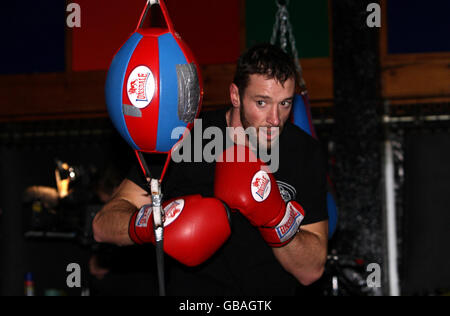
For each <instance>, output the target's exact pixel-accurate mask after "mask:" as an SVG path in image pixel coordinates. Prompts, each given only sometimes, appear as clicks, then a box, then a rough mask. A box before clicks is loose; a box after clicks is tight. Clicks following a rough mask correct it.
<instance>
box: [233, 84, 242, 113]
mask: <svg viewBox="0 0 450 316" xmlns="http://www.w3.org/2000/svg"><path fill="white" fill-rule="evenodd" d="M230 100H231V104H232V105H233V107H235V108H239V106H240V104H241V102H240V96H239V88H238V87H237V86H236V85H235V84H234V83H232V84H230Z"/></svg>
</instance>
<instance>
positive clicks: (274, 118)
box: [267, 105, 280, 126]
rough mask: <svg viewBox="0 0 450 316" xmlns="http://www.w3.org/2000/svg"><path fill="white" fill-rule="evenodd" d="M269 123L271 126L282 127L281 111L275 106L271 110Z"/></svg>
mask: <svg viewBox="0 0 450 316" xmlns="http://www.w3.org/2000/svg"><path fill="white" fill-rule="evenodd" d="M267 122H268V123H269V124H270V125H271V126H279V125H280V111H279V109H278V106H276V105H274V106H272V108H271V109H270V112H269V115H268V117H267Z"/></svg>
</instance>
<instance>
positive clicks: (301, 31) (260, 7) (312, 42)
mask: <svg viewBox="0 0 450 316" xmlns="http://www.w3.org/2000/svg"><path fill="white" fill-rule="evenodd" d="M288 10H289V16H290V21H291V24H292V27H293V32H294V36H295V41H296V44H297V45H296V46H297V50H298V53H299V56H300V57H301V58H315V57H329V56H330V34H329V18H328V14H329V12H328V0H313V1H311V0H291V1H289V5H288ZM245 12H246V13H245V14H246V31H247V32H246V44H247V47H249V46H251V45H253V44H255V43H259V42H270V38H271V37H272V30H273V25H274V23H275V15H276V13H277V6H276V0H246V10H245ZM278 36H279V35H278ZM289 49H290V47H289Z"/></svg>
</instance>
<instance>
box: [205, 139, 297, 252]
mask: <svg viewBox="0 0 450 316" xmlns="http://www.w3.org/2000/svg"><path fill="white" fill-rule="evenodd" d="M237 153H239V155H240V158H241V159H240V160H238V159H237V157H236V154H237ZM241 153H245V157H246V159H245V161H244V162H242V160H243V159H242V157H243V156H242V155H241ZM214 195H215V196H216V197H217V198H219V199H221V200H222V201H224V202H225V203H227V204H228V206H229V207H230V208H233V209H238V210H239V211H240V212H241V213H242V214H243V215H244V216H245V217H246V218H247V219H248V220H249V221H250V223H251V224H252V225H253V226H257V227H258V228H259V231H260V232H261V234H262V237H263V238H264V240H265V241H266V242H267V243H268V244H269V245H270V246H271V247H281V246H284V245H286V244H287V243H288V242H289V241H291V240H292V239H293V238H294V236H295V234H296V233H297V231H298V228H299V227H300V223H301V222H302V220H303V218H304V216H305V212H304V210H303V208H302V207H301V206H300V205H299V204H298V203H297V202H296V201H290V202H288V203H287V204H286V203H285V202H284V201H283V198H282V197H281V195H280V191H279V189H278V184H277V182H276V181H275V178H274V177H273V175H272V174H271V173H270V172H269V170H268V168H267V166H266V165H265V164H264V163H263V162H262V161H261V160H259V159H257V158H256V156H255V154H254V153H253V152H252V151H251V150H250V149H249V148H248V147H245V146H241V145H235V146H232V147H229V148H228V149H227V150H225V151H224V152H223V154H222V157H221V158H220V159H219V160H218V161H217V163H216V171H215V180H214Z"/></svg>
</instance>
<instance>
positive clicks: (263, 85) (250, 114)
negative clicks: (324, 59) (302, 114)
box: [239, 75, 295, 149]
mask: <svg viewBox="0 0 450 316" xmlns="http://www.w3.org/2000/svg"><path fill="white" fill-rule="evenodd" d="M294 91H295V81H294V79H293V78H291V79H288V80H287V81H286V82H284V84H281V83H280V82H279V81H277V80H276V79H267V78H266V77H265V76H263V75H250V80H249V84H248V86H247V88H246V89H245V91H244V93H243V95H242V98H239V99H240V104H239V107H240V117H241V123H242V126H243V127H244V129H247V128H248V127H254V128H255V129H256V132H257V141H258V144H259V145H261V146H264V147H265V148H268V149H270V148H271V146H272V144H274V143H275V142H276V141H278V138H279V136H280V134H281V131H282V130H283V127H284V124H285V123H286V121H287V120H288V118H289V115H290V112H291V109H292V103H293V99H294Z"/></svg>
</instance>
